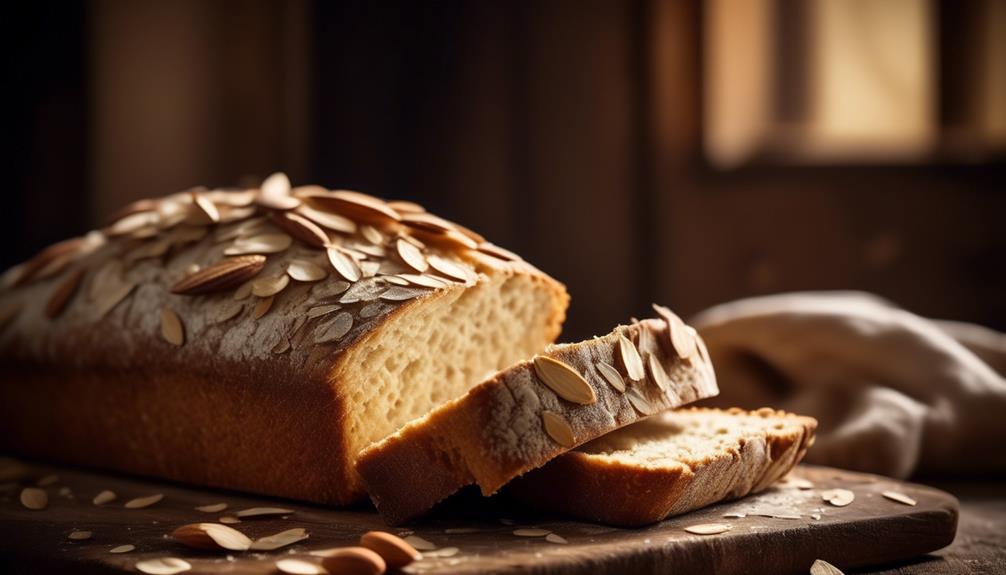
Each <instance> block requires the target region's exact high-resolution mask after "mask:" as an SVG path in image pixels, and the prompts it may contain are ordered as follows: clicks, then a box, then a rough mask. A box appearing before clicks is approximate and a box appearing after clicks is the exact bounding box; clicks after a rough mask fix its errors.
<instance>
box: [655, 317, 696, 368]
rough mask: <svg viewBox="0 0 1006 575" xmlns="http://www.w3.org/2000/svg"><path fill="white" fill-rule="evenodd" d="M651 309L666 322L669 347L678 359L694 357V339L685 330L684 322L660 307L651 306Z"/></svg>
mask: <svg viewBox="0 0 1006 575" xmlns="http://www.w3.org/2000/svg"><path fill="white" fill-rule="evenodd" d="M653 309H654V311H656V312H657V315H659V316H660V317H661V318H663V320H664V321H665V322H667V334H668V336H669V338H670V342H671V347H673V348H674V351H675V352H676V353H677V354H678V357H680V358H681V359H688V358H690V357H692V356H693V355H695V352H696V344H695V338H694V337H693V336H692V334H691V333H690V332H689V330H688V329H686V327H687V326H686V325H685V322H683V321H681V318H680V317H678V315H677V314H676V313H674V312H673V311H671V310H670V309H668V308H666V307H664V306H662V305H657V304H653Z"/></svg>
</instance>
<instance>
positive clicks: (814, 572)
mask: <svg viewBox="0 0 1006 575" xmlns="http://www.w3.org/2000/svg"><path fill="white" fill-rule="evenodd" d="M810 575H844V574H843V573H842V571H841V569H839V568H838V567H835V566H834V565H832V564H831V563H828V562H827V561H825V560H823V559H817V560H815V561H814V564H813V565H811V566H810Z"/></svg>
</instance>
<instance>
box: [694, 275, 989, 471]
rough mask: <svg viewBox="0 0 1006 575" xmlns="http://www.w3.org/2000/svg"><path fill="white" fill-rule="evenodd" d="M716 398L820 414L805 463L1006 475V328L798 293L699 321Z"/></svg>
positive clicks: (850, 297) (862, 299)
mask: <svg viewBox="0 0 1006 575" xmlns="http://www.w3.org/2000/svg"><path fill="white" fill-rule="evenodd" d="M692 325H694V326H695V327H696V328H697V329H698V330H699V332H700V333H701V334H702V336H703V338H705V340H706V343H707V345H708V347H709V351H710V355H711V356H712V359H713V364H714V366H715V368H716V375H717V379H718V380H719V384H720V390H721V394H720V397H719V398H717V399H716V400H715V401H714V402H713V404H715V405H721V406H733V405H737V406H740V407H746V408H756V407H761V406H766V405H767V406H772V407H776V408H780V409H785V410H788V411H793V412H796V413H801V414H805V415H811V416H814V417H816V418H817V419H818V421H819V422H820V426H819V429H818V437H817V442H816V444H815V445H814V447H813V448H812V449H811V450H810V451H809V453H808V455H807V461H808V462H811V463H819V464H824V465H833V466H836V467H843V468H846V469H855V470H862V471H869V472H873V473H881V474H884V475H890V476H895V477H907V476H909V475H912V474H916V473H920V474H936V475H947V474H980V473H983V472H989V473H996V474H1001V473H1002V472H1004V471H1006V379H1004V374H1006V336H1004V335H1003V334H1000V333H997V332H994V331H991V330H988V329H985V328H982V327H978V326H974V325H969V324H961V323H954V322H943V321H932V320H928V319H925V318H922V317H919V316H917V315H914V314H912V313H910V312H908V311H905V310H903V309H900V308H898V307H896V306H894V305H893V304H891V303H889V302H887V301H884V300H882V299H880V298H878V297H875V296H872V295H869V294H865V293H858V292H817V293H791V294H782V295H775V296H767V297H758V298H752V299H745V300H741V301H736V302H732V303H727V304H723V305H720V306H716V307H714V308H712V309H709V310H706V311H705V312H702V313H701V314H699V315H698V316H697V317H696V318H694V320H693V322H692Z"/></svg>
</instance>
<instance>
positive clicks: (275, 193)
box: [255, 172, 300, 210]
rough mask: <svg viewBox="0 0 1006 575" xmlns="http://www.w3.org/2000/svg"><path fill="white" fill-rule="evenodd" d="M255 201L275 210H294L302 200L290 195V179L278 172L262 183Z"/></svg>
mask: <svg viewBox="0 0 1006 575" xmlns="http://www.w3.org/2000/svg"><path fill="white" fill-rule="evenodd" d="M255 201H256V202H257V203H258V204H259V205H260V206H264V207H266V208H270V209H273V210H292V209H294V208H296V207H297V206H299V205H300V200H299V199H298V198H296V197H295V196H292V195H291V194H290V178H288V177H286V174H284V173H283V172H276V173H275V174H272V175H270V176H269V177H268V178H266V179H265V181H263V182H262V187H261V189H260V190H259V194H258V196H257V197H256V198H255Z"/></svg>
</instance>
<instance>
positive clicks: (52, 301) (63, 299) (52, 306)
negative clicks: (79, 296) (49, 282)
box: [45, 269, 84, 319]
mask: <svg viewBox="0 0 1006 575" xmlns="http://www.w3.org/2000/svg"><path fill="white" fill-rule="evenodd" d="M83 277H84V270H83V269H78V270H75V271H73V272H72V273H71V274H70V275H68V276H67V277H66V279H65V280H63V282H62V283H61V284H59V287H57V288H56V291H54V292H53V293H52V296H51V297H50V298H49V301H48V302H47V303H46V304H45V316H46V317H47V318H49V319H53V318H55V317H56V316H58V315H59V314H60V312H62V311H63V309H65V308H66V304H67V303H69V301H70V298H72V297H73V294H75V293H77V287H78V286H80V280H81V278H83Z"/></svg>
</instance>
